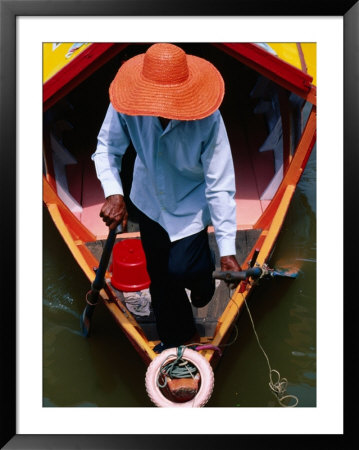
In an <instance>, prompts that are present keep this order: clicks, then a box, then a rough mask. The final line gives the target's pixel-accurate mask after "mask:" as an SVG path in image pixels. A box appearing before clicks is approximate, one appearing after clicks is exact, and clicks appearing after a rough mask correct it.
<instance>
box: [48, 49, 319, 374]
mask: <svg viewBox="0 0 359 450" xmlns="http://www.w3.org/2000/svg"><path fill="white" fill-rule="evenodd" d="M90 47H91V46H90ZM260 50H261V49H260ZM262 51H264V50H262ZM85 53H86V50H85V51H84V52H83V53H82V55H84V54H85ZM79 57H80V55H79ZM74 61H75V60H74ZM297 70H298V69H297ZM311 89H312V88H310V89H309V92H312V91H311ZM315 119H316V108H315V106H314V105H313V107H312V111H311V113H310V116H309V119H308V121H307V124H306V127H305V129H304V130H303V132H302V135H301V139H300V141H299V143H298V145H297V146H296V149H295V152H294V156H293V159H292V161H291V162H290V165H289V169H288V171H287V173H286V174H284V177H283V180H282V182H281V184H280V187H279V188H278V190H277V192H276V194H275V196H274V197H273V198H272V200H271V201H270V203H269V205H268V207H267V209H266V211H265V212H264V213H263V214H262V215H261V218H260V219H259V220H258V221H257V223H256V224H255V225H254V227H253V228H262V230H263V231H262V233H261V235H260V236H259V238H258V240H257V243H256V244H255V245H254V246H253V248H252V249H251V251H250V252H249V253H248V255H247V258H246V261H245V263H248V261H249V258H250V255H251V254H252V252H253V250H254V249H255V248H259V250H260V253H259V256H258V262H259V263H260V264H263V263H265V262H266V261H267V258H268V257H269V254H270V251H271V249H272V246H273V244H274V242H275V241H276V239H277V237H278V235H279V233H280V230H281V226H282V224H283V221H284V219H285V217H286V214H287V211H288V208H289V205H290V200H291V198H292V195H293V193H294V191H295V188H296V185H297V183H298V181H299V179H300V176H301V174H302V172H303V170H304V167H305V165H306V162H307V160H308V158H309V155H310V153H311V150H312V148H313V145H314V142H315V137H316V123H315ZM306 133H307V134H308V136H307V135H306ZM304 135H306V139H305V140H304V143H303V136H304ZM309 135H310V136H309ZM300 145H304V148H303V149H302V150H301V152H297V150H298V148H299V147H300ZM43 183H44V202H45V204H46V206H47V208H48V210H49V213H50V215H51V217H52V220H53V221H54V223H55V225H56V227H57V228H58V230H59V232H60V235H61V236H62V238H63V239H64V240H65V242H66V244H67V246H68V247H69V249H70V251H71V253H72V254H73V256H74V259H75V260H76V262H77V263H78V264H79V266H80V267H81V269H82V270H83V272H84V273H85V275H86V276H87V277H88V278H89V280H90V281H93V278H94V276H95V272H94V270H93V264H92V261H91V263H90V260H91V258H90V257H89V258H86V257H84V253H86V252H89V253H91V252H90V251H89V250H88V249H87V248H86V246H85V245H84V243H85V242H86V240H88V241H93V240H96V237H95V236H93V235H92V233H90V232H89V233H90V234H89V235H86V232H85V231H84V230H83V234H81V233H80V236H79V229H77V231H74V228H75V229H76V227H78V223H77V222H79V220H78V219H77V218H76V217H75V216H74V214H73V213H72V212H71V211H70V209H69V208H68V207H67V206H66V205H65V204H64V203H63V202H62V201H61V199H60V198H58V196H57V193H56V190H54V188H53V187H52V186H51V183H50V180H48V179H46V177H45V176H44V180H43ZM64 214H65V216H66V220H65V218H64ZM79 223H80V222H79ZM80 224H81V223H80ZM81 225H82V224H81ZM82 227H84V226H83V225H82ZM84 228H85V227H84ZM80 229H81V227H80ZM136 235H137V233H136ZM122 236H123V237H126V234H123V235H122ZM80 248H81V251H80V252H79V250H80ZM92 257H93V256H92ZM93 258H94V257H93ZM251 290H252V285H251V284H249V285H248V289H247V290H246V291H245V292H244V293H242V294H239V292H238V288H237V289H236V291H235V292H234V294H233V295H232V297H231V299H230V300H229V302H228V305H227V307H226V309H225V311H224V312H223V313H222V315H221V317H220V319H219V322H218V326H217V329H216V333H215V335H214V337H213V340H212V341H213V343H214V344H215V345H217V346H220V345H222V344H223V342H224V341H225V340H226V339H227V338H228V335H229V332H230V330H231V329H232V327H233V326H234V323H235V321H236V316H237V309H240V308H241V306H242V305H243V302H244V299H245V298H246V297H247V296H248V294H249V293H250V291H251ZM111 292H112V290H111V287H110V286H109V285H108V284H107V285H106V289H104V290H102V291H101V296H102V297H103V299H104V301H105V304H106V306H107V307H108V308H109V310H110V311H111V313H112V314H113V316H114V317H115V319H116V321H117V322H118V323H119V325H120V326H121V329H122V330H123V331H124V333H125V334H126V336H127V337H128V338H129V339H130V341H131V342H132V343H133V345H134V346H135V348H136V350H137V351H138V352H139V353H140V355H141V357H142V359H143V360H144V361H145V362H146V363H149V362H150V361H151V360H152V359H153V358H154V357H156V356H157V355H156V353H154V352H153V346H154V341H149V340H148V339H146V338H145V337H144V336H143V335H142V333H140V332H139V330H138V329H137V327H135V326H134V322H133V321H135V322H136V320H135V319H134V318H133V317H132V315H131V313H130V312H128V314H129V315H130V318H128V317H127V312H126V314H125V313H124V312H123V311H122V310H121V305H118V304H117V302H116V301H114V298H112V294H111ZM238 296H240V297H238ZM231 300H233V301H231ZM237 302H238V304H237ZM122 307H123V308H124V306H123V305H122ZM233 308H235V309H233ZM126 311H127V309H126ZM136 324H137V322H136ZM138 327H139V328H141V326H140V325H139V324H138ZM202 353H203V355H204V356H205V358H206V359H208V361H209V362H210V363H211V364H212V365H215V364H216V362H217V361H218V355H216V354H215V352H214V351H213V350H205V351H203V352H202Z"/></svg>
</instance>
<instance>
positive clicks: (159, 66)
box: [110, 44, 224, 120]
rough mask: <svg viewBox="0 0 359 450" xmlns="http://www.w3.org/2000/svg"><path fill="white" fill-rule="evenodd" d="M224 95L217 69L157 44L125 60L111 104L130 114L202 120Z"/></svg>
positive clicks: (169, 45) (111, 87)
mask: <svg viewBox="0 0 359 450" xmlns="http://www.w3.org/2000/svg"><path fill="white" fill-rule="evenodd" d="M223 96H224V81H223V78H222V76H221V74H220V73H219V72H218V70H217V69H216V68H215V67H214V66H213V65H212V64H211V63H210V62H208V61H206V60H205V59H202V58H199V57H197V56H193V55H187V54H186V53H185V52H184V51H183V50H182V49H181V48H179V47H177V46H176V45H172V44H154V45H152V46H151V47H149V49H148V50H147V51H146V53H142V54H140V55H137V56H134V57H133V58H131V59H129V60H128V61H126V62H125V63H124V64H123V65H122V66H121V68H120V69H119V71H118V72H117V74H116V76H115V78H114V80H113V81H112V83H111V86H110V100H111V103H112V106H113V107H114V108H115V109H116V111H118V112H121V113H124V114H128V115H131V116H160V117H165V118H167V119H177V120H196V119H203V118H204V117H207V116H209V115H211V114H212V113H213V112H214V111H216V109H218V108H219V106H220V104H221V103H222V100H223Z"/></svg>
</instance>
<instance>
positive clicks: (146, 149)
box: [92, 104, 237, 256]
mask: <svg viewBox="0 0 359 450" xmlns="http://www.w3.org/2000/svg"><path fill="white" fill-rule="evenodd" d="M130 141H132V144H133V146H134V148H135V150H136V152H137V157H136V160H135V166H134V172H133V182H132V187H131V193H130V198H131V200H132V202H133V203H134V204H135V205H136V206H137V208H139V209H140V210H141V211H142V212H143V213H145V214H146V215H147V216H148V217H150V218H151V219H152V220H154V221H156V222H157V223H159V224H160V225H161V226H162V227H163V228H164V229H165V230H166V231H167V233H168V235H169V237H170V240H171V241H172V242H173V241H176V240H178V239H181V238H184V237H187V236H190V235H192V234H194V233H197V232H199V231H201V230H203V229H204V228H205V227H206V226H207V225H210V224H213V226H214V230H215V236H216V240H217V244H218V247H219V252H220V256H226V255H235V253H236V248H235V237H236V230H237V226H236V203H235V200H234V194H235V179H234V168H233V160H232V154H231V149H230V145H229V141H228V137H227V132H226V129H225V126H224V123H223V119H222V116H221V114H220V112H219V111H218V110H217V111H215V112H214V113H213V114H212V115H211V116H209V117H206V118H204V119H201V120H193V121H180V120H171V121H170V122H169V124H168V125H167V127H166V129H165V130H163V128H162V125H161V122H160V120H159V118H158V117H154V116H129V115H126V114H121V113H118V112H117V111H116V110H115V109H114V108H113V107H112V105H111V104H110V106H109V108H108V110H107V114H106V117H105V120H104V122H103V124H102V127H101V130H100V132H99V135H98V144H97V149H96V152H95V153H94V154H93V155H92V159H93V161H94V162H95V166H96V172H97V176H98V178H99V180H100V181H101V184H102V187H103V190H104V193H105V197H108V196H109V195H114V194H122V195H123V189H122V183H121V178H120V171H121V161H122V156H123V155H124V153H125V151H126V149H127V147H128V146H129V143H130Z"/></svg>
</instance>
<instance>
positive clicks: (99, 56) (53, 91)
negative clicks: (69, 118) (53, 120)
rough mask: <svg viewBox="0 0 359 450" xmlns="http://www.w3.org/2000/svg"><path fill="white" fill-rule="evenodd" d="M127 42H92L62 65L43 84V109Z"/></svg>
mask: <svg viewBox="0 0 359 450" xmlns="http://www.w3.org/2000/svg"><path fill="white" fill-rule="evenodd" d="M127 45H128V44H114V43H99V44H92V45H90V46H89V47H87V49H86V50H84V51H83V52H81V53H80V54H79V55H78V56H77V57H76V58H74V59H73V60H72V61H71V62H70V63H69V64H67V65H66V66H65V67H63V68H62V69H61V70H60V71H59V72H57V73H56V74H55V75H54V76H53V77H51V78H50V79H49V80H48V81H47V82H46V83H44V86H43V104H44V111H46V110H47V109H48V108H50V107H51V106H53V105H54V104H55V103H56V102H58V101H59V100H60V99H61V98H62V97H64V96H65V95H67V94H68V93H69V92H70V91H71V90H72V89H73V88H75V87H76V86H78V85H79V84H80V83H81V82H82V81H83V80H85V79H86V78H87V77H88V76H89V75H91V74H92V73H93V72H95V71H96V70H97V69H98V68H99V67H101V66H102V65H103V64H105V63H106V62H107V61H109V60H110V59H111V58H113V57H114V56H115V55H116V54H117V53H119V52H120V51H121V50H122V49H123V48H125V47H126V46H127Z"/></svg>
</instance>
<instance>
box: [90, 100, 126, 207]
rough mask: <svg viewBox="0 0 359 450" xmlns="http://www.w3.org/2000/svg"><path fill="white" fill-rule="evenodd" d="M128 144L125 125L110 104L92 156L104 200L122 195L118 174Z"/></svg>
mask: <svg viewBox="0 0 359 450" xmlns="http://www.w3.org/2000/svg"><path fill="white" fill-rule="evenodd" d="M129 144H130V138H129V134H128V130H127V127H126V124H125V122H124V121H123V119H122V117H121V116H120V114H118V113H117V112H116V111H115V110H114V108H113V107H112V105H111V104H110V106H109V107H108V110H107V113H106V116H105V119H104V121H103V124H102V127H101V129H100V132H99V134H98V137H97V148H96V152H95V153H94V154H93V155H92V160H93V161H94V163H95V167H96V174H97V178H98V179H99V180H100V181H101V185H102V188H103V191H104V194H105V197H106V198H107V197H108V196H110V195H114V194H121V195H123V187H122V182H121V177H120V172H121V165H122V157H123V155H124V154H125V152H126V150H127V147H128V146H129Z"/></svg>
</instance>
